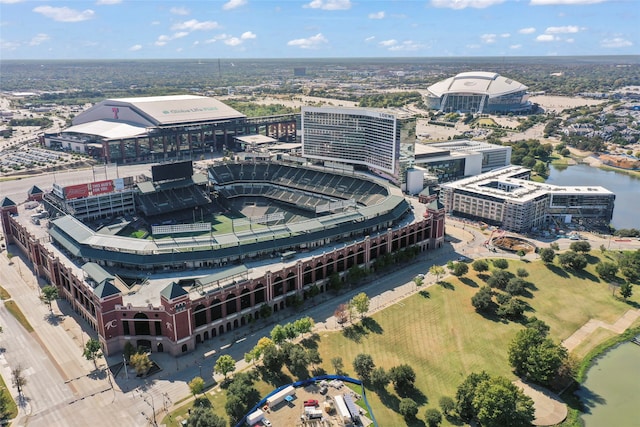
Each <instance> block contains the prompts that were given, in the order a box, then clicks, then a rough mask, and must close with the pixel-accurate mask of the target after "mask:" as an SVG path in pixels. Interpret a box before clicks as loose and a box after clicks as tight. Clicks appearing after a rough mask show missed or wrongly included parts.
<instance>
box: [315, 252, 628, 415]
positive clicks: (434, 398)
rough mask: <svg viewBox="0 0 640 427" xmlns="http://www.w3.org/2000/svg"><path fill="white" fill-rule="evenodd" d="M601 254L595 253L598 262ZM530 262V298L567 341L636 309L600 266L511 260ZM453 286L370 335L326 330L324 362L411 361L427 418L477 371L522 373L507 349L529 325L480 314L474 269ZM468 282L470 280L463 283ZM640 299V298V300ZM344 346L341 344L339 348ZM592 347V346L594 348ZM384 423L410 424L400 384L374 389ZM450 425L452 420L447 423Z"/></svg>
mask: <svg viewBox="0 0 640 427" xmlns="http://www.w3.org/2000/svg"><path fill="white" fill-rule="evenodd" d="M597 259H598V258H597V256H596V255H594V256H593V258H591V261H592V262H594V261H596V260H597ZM517 268H525V269H527V270H528V271H529V273H530V276H529V277H528V278H527V279H528V280H529V281H530V282H533V283H535V286H536V289H535V290H533V293H532V295H531V296H530V297H529V298H525V300H526V301H527V302H528V303H529V305H530V308H531V310H530V311H529V312H528V313H527V314H528V315H529V316H531V315H535V316H537V317H538V318H540V319H542V320H544V321H545V322H547V323H548V324H549V326H550V327H551V337H552V338H553V339H554V340H555V341H557V342H559V341H560V340H562V339H564V338H566V337H568V336H569V335H571V334H572V333H573V332H575V331H576V330H577V329H578V328H579V327H581V326H582V325H583V324H584V323H586V322H587V321H588V320H589V319H591V318H597V319H600V320H603V321H605V322H614V321H615V320H617V318H618V317H620V316H621V315H622V314H624V313H625V312H626V311H627V310H629V309H630V308H632V307H631V306H630V305H629V304H627V303H625V302H623V301H620V300H619V299H617V298H615V297H612V295H611V292H610V290H609V289H608V286H607V285H606V284H604V283H603V282H600V281H599V279H598V278H597V277H596V276H595V275H594V274H593V269H594V264H590V265H589V266H588V268H587V270H586V272H585V273H584V274H582V275H579V276H576V275H573V274H568V275H566V273H564V272H563V270H561V269H557V270H555V269H550V268H548V267H547V266H545V265H544V264H542V263H541V262H531V263H526V262H522V261H516V260H509V270H510V271H512V272H515V271H516V270H517ZM447 282H448V283H449V284H450V286H449V287H448V288H447V287H442V286H432V287H429V288H426V289H425V290H424V291H426V292H428V297H425V296H422V295H420V294H416V295H414V296H411V297H409V298H407V299H405V300H403V301H402V303H400V304H396V305H394V306H391V307H390V308H388V309H386V310H384V311H381V312H379V313H377V314H375V315H374V316H373V317H372V320H373V322H372V327H371V329H370V330H368V332H367V333H364V334H360V335H358V334H355V339H354V338H353V337H354V334H351V336H352V338H351V339H349V338H347V337H345V335H344V334H343V333H326V334H323V335H322V337H321V338H322V339H321V341H320V343H319V350H320V353H321V355H322V357H323V359H324V365H323V367H324V368H325V369H326V370H327V371H329V372H331V371H332V368H331V366H330V360H331V358H332V357H335V356H336V355H340V356H341V357H342V358H343V361H344V365H345V370H346V371H347V372H348V373H350V374H353V375H355V374H354V373H353V369H352V361H353V359H354V358H355V356H356V355H357V354H358V353H369V354H371V355H372V356H373V360H374V362H375V363H376V365H377V366H382V367H384V368H385V369H387V370H388V369H389V368H391V367H393V366H396V365H398V364H401V363H407V364H409V365H411V366H412V367H413V368H414V369H415V371H416V374H417V378H416V387H417V388H418V389H419V390H420V391H421V392H422V393H424V395H425V397H426V399H424V398H421V397H420V396H418V400H422V405H421V407H420V412H419V414H418V416H419V418H423V417H424V411H425V409H426V408H429V407H434V408H437V407H438V400H439V399H440V397H441V396H444V395H447V396H452V397H453V396H454V395H455V390H456V388H457V386H458V385H459V384H460V382H461V381H462V380H463V379H464V378H465V377H466V376H467V375H468V374H469V373H471V372H473V371H480V370H485V371H487V372H489V373H491V374H497V375H503V376H506V377H507V378H510V379H515V377H514V376H513V374H512V373H511V368H510V367H509V364H508V360H507V348H508V345H509V342H510V341H511V339H512V338H513V337H514V336H515V334H516V332H517V331H518V330H520V329H521V328H522V327H523V326H522V325H520V324H518V323H513V322H503V321H501V320H499V319H494V318H486V317H483V316H482V315H480V314H478V313H476V312H475V310H474V309H473V307H472V306H471V302H470V300H471V296H472V295H474V294H475V292H477V290H478V288H477V287H474V286H482V285H483V284H484V282H483V280H482V279H480V278H479V277H478V276H477V275H476V274H475V273H474V272H473V271H471V272H470V273H469V274H468V276H467V277H466V278H463V279H462V281H460V280H459V279H457V278H449V279H447ZM463 282H465V283H463ZM639 300H640V299H639V298H638V296H634V298H633V301H635V302H636V303H637V302H638V301H639ZM608 337H609V335H608V334H606V333H605V334H602V335H601V334H600V333H599V334H597V335H594V336H593V337H590V342H593V343H594V344H592V345H590V346H588V347H589V348H592V347H593V345H595V344H597V343H599V342H602V340H605V339H606V338H608ZM338 349H339V350H338ZM583 351H585V350H582V349H581V352H583ZM587 351H588V350H587ZM368 396H369V401H370V403H371V405H372V408H373V411H374V414H375V416H376V419H377V420H378V422H379V423H380V425H403V423H404V421H403V420H402V418H401V417H400V416H399V415H398V414H397V408H398V404H399V398H398V396H397V394H396V393H395V392H394V391H393V389H392V387H388V388H387V393H385V394H383V395H380V394H378V393H375V392H371V393H368ZM443 425H449V424H447V421H444V423H443Z"/></svg>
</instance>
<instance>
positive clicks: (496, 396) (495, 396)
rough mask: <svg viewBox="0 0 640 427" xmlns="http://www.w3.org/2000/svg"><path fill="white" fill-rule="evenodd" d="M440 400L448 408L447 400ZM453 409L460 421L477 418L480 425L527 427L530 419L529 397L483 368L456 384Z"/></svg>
mask: <svg viewBox="0 0 640 427" xmlns="http://www.w3.org/2000/svg"><path fill="white" fill-rule="evenodd" d="M442 403H445V405H447V406H446V407H447V408H450V401H449V400H444V402H443V400H441V406H442ZM443 410H444V407H443ZM455 411H456V412H457V414H458V416H459V417H460V418H461V419H462V420H464V421H467V422H469V421H471V420H477V421H478V422H479V423H480V424H481V425H482V426H483V427H504V426H513V427H519V426H529V425H531V422H532V421H533V419H534V409H533V400H532V399H531V398H530V397H528V396H526V395H525V394H524V393H523V392H522V390H520V389H519V388H518V387H517V386H515V385H514V384H513V383H511V381H509V380H508V379H506V378H504V377H501V376H491V375H489V374H487V373H486V372H484V371H483V372H480V373H475V372H474V373H471V374H469V376H467V378H465V380H464V381H463V382H462V384H460V385H459V386H458V390H457V391H456V399H455Z"/></svg>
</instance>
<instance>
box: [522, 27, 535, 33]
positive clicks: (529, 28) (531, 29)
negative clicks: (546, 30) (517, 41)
mask: <svg viewBox="0 0 640 427" xmlns="http://www.w3.org/2000/svg"><path fill="white" fill-rule="evenodd" d="M518 32H519V33H520V34H533V33H535V32H536V29H535V28H534V27H527V28H520V29H519V30H518Z"/></svg>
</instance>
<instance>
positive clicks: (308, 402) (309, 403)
mask: <svg viewBox="0 0 640 427" xmlns="http://www.w3.org/2000/svg"><path fill="white" fill-rule="evenodd" d="M318 405H319V403H318V401H317V400H316V399H309V400H305V401H304V406H313V407H314V408H315V407H316V406H318Z"/></svg>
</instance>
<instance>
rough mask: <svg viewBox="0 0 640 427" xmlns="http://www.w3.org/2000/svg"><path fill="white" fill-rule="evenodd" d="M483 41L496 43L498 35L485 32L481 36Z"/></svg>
mask: <svg viewBox="0 0 640 427" xmlns="http://www.w3.org/2000/svg"><path fill="white" fill-rule="evenodd" d="M480 38H481V39H482V42H483V43H495V42H496V35H495V34H483V35H481V36H480Z"/></svg>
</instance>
